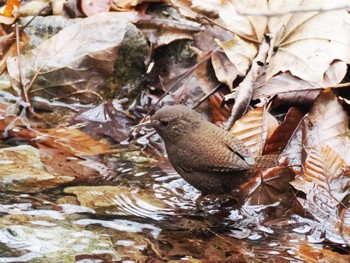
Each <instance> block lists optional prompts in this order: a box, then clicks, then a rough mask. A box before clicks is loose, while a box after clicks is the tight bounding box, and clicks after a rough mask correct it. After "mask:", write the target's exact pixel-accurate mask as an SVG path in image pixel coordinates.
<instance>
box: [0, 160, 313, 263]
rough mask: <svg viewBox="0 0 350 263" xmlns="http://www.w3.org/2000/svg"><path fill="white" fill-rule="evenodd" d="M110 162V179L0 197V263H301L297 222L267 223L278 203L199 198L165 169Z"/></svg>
mask: <svg viewBox="0 0 350 263" xmlns="http://www.w3.org/2000/svg"><path fill="white" fill-rule="evenodd" d="M118 162H119V163H118V168H117V169H118V170H119V171H118V172H119V175H118V177H117V178H113V180H111V179H110V178H109V180H106V181H103V180H101V181H100V182H98V183H96V184H94V185H85V186H82V185H79V186H66V187H62V188H59V189H54V190H48V191H45V192H42V193H39V194H14V193H3V194H1V196H0V213H1V214H2V217H1V219H0V243H1V246H0V255H1V257H0V262H169V261H171V260H173V261H172V262H201V261H202V260H204V261H203V262H208V261H205V260H209V262H261V261H266V259H269V261H274V262H303V260H302V259H301V258H300V256H299V255H298V247H299V246H300V245H303V244H304V243H305V241H306V240H305V237H304V236H305V235H304V232H303V231H301V229H302V227H303V224H300V225H299V228H297V230H298V231H293V228H295V225H293V224H296V223H298V222H296V220H295V219H290V220H282V219H281V220H277V221H271V220H272V218H274V219H276V218H275V217H271V211H274V208H275V207H278V203H276V204H272V205H270V206H256V207H247V206H243V207H237V206H236V204H235V201H234V200H232V199H230V198H228V197H215V196H210V197H205V198H202V199H201V198H200V196H201V195H200V192H198V191H197V190H196V189H194V188H193V187H191V186H190V185H188V184H187V183H186V182H185V181H183V180H182V179H181V178H180V177H179V176H178V175H177V174H176V173H175V172H174V171H173V170H172V168H171V167H170V165H169V164H162V165H161V167H162V169H160V168H159V167H158V166H157V165H152V166H151V167H145V166H139V165H134V164H133V163H131V162H129V161H125V162H121V161H120V160H118ZM277 219H278V218H277ZM266 222H270V223H266ZM304 227H305V226H304ZM307 230H310V229H307V228H305V231H307ZM297 232H298V233H297ZM196 260H200V261H196Z"/></svg>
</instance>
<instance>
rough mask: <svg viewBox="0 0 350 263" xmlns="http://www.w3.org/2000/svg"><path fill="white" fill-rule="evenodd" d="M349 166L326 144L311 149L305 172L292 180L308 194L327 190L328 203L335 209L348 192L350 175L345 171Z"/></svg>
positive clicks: (299, 188)
mask: <svg viewBox="0 0 350 263" xmlns="http://www.w3.org/2000/svg"><path fill="white" fill-rule="evenodd" d="M348 169H349V167H348V166H347V165H346V163H345V161H344V159H342V158H341V157H340V156H339V155H338V154H337V153H336V152H335V151H334V150H333V149H332V148H331V147H329V146H327V145H324V146H323V147H322V148H321V150H317V149H311V150H309V151H308V155H307V157H306V160H305V164H304V170H303V174H302V175H299V176H298V177H297V178H296V181H295V182H294V181H293V182H291V184H292V186H293V187H294V188H296V189H297V190H299V191H302V192H304V193H305V194H306V198H307V199H308V195H309V194H310V193H311V192H312V191H320V192H326V194H325V195H328V199H329V200H328V201H327V203H328V204H329V205H330V204H333V205H332V207H333V209H336V207H337V206H338V205H339V204H340V203H341V201H342V200H343V199H344V197H345V196H346V195H347V194H348V191H349V185H350V177H349V176H348V174H347V173H346V172H345V171H346V170H348Z"/></svg>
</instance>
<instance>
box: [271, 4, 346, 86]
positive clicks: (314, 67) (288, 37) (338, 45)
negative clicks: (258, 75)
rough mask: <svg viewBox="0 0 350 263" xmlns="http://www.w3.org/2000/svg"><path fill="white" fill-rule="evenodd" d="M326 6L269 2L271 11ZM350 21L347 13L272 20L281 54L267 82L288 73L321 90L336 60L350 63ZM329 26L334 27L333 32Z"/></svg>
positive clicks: (272, 66) (276, 55)
mask: <svg viewBox="0 0 350 263" xmlns="http://www.w3.org/2000/svg"><path fill="white" fill-rule="evenodd" d="M327 2H328V1H327V0H322V1H319V0H311V1H304V0H298V1H294V0H284V1H280V0H278V1H277V0H274V1H269V7H270V8H271V9H276V10H283V8H285V7H286V6H288V7H298V8H301V7H303V6H306V5H308V6H313V7H315V8H317V7H321V6H322V5H325V4H327ZM349 18H350V17H349V14H348V13H347V11H346V10H335V11H328V12H317V11H316V12H305V13H294V14H288V15H284V16H282V17H271V18H269V21H268V29H269V32H271V33H272V34H273V35H274V36H275V39H274V41H275V44H274V45H275V47H278V50H277V52H276V53H274V54H273V56H272V58H271V60H270V64H269V66H268V68H267V79H270V78H271V77H272V76H274V75H276V74H277V73H279V72H287V71H289V72H291V74H292V75H293V76H296V77H299V78H300V79H303V80H305V81H311V82H316V83H318V84H319V85H321V86H322V85H323V82H324V81H323V78H324V74H325V72H326V71H327V69H328V68H329V67H330V65H331V64H332V63H333V61H334V60H340V61H344V62H346V63H349V62H350V48H349V47H350V38H349V37H348V35H349V33H350V28H349V26H348V25H349ZM329 25H332V29H331V30H330V27H329ZM343 73H344V74H345V72H343ZM335 84H337V83H333V85H335Z"/></svg>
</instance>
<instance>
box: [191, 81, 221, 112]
mask: <svg viewBox="0 0 350 263" xmlns="http://www.w3.org/2000/svg"><path fill="white" fill-rule="evenodd" d="M221 86H222V83H220V84H218V85H217V86H216V87H215V88H214V89H212V90H211V91H210V92H209V93H207V94H206V95H205V96H204V97H203V98H201V99H200V100H199V101H198V102H197V103H196V104H195V105H194V106H193V107H192V110H194V109H195V108H197V107H198V106H199V105H201V104H202V103H203V101H205V100H206V99H207V98H209V97H210V96H211V95H213V94H214V93H215V92H217V91H218V90H219V89H220V88H221Z"/></svg>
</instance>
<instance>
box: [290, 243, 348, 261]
mask: <svg viewBox="0 0 350 263" xmlns="http://www.w3.org/2000/svg"><path fill="white" fill-rule="evenodd" d="M295 251H296V254H297V255H299V256H300V257H301V258H302V259H303V260H305V261H306V262H310V263H317V262H337V263H347V262H350V256H349V255H346V254H341V253H338V252H336V251H331V250H329V249H324V248H317V247H315V246H310V245H301V246H300V247H299V249H297V250H295Z"/></svg>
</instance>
